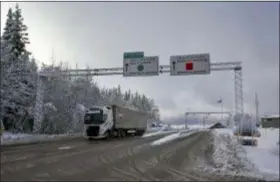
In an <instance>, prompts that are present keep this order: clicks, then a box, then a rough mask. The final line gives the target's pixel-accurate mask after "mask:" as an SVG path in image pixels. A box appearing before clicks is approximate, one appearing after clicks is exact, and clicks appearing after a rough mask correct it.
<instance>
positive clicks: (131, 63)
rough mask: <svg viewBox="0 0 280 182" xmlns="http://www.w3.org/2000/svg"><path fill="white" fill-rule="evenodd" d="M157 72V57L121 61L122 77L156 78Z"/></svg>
mask: <svg viewBox="0 0 280 182" xmlns="http://www.w3.org/2000/svg"><path fill="white" fill-rule="evenodd" d="M158 72H159V57H158V56H149V57H143V58H136V59H135V58H133V59H124V60H123V76H156V75H158Z"/></svg>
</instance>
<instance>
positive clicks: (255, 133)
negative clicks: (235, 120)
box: [234, 123, 261, 137]
mask: <svg viewBox="0 0 280 182" xmlns="http://www.w3.org/2000/svg"><path fill="white" fill-rule="evenodd" d="M234 135H239V136H249V137H260V136H261V132H260V131H259V130H258V128H257V126H256V125H254V124H250V123H244V124H242V125H241V124H240V125H238V127H237V128H236V129H235V131H234Z"/></svg>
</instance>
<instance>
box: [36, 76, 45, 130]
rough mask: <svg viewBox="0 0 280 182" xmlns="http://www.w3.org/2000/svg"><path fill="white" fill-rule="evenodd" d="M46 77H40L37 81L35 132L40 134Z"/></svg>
mask: <svg viewBox="0 0 280 182" xmlns="http://www.w3.org/2000/svg"><path fill="white" fill-rule="evenodd" d="M44 90H45V84H44V77H42V76H40V75H39V76H38V80H37V92H36V101H35V117H34V126H33V132H34V133H39V132H40V129H41V124H42V119H43V104H44V103H43V101H44Z"/></svg>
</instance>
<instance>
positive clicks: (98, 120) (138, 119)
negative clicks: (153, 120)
mask: <svg viewBox="0 0 280 182" xmlns="http://www.w3.org/2000/svg"><path fill="white" fill-rule="evenodd" d="M148 119H149V115H148V114H146V113H142V112H137V111H133V110H130V109H127V108H121V107H118V106H116V105H110V106H105V107H98V106H94V107H91V108H89V109H88V110H87V112H86V114H85V117H84V125H85V127H84V130H85V131H84V134H85V135H84V136H85V137H86V138H88V139H90V140H91V139H98V138H110V137H125V136H129V135H136V136H142V135H143V134H144V133H145V131H146V128H147V122H148Z"/></svg>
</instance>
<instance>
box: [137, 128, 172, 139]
mask: <svg viewBox="0 0 280 182" xmlns="http://www.w3.org/2000/svg"><path fill="white" fill-rule="evenodd" d="M174 132H176V131H173V130H171V131H164V130H158V131H155V132H148V133H146V134H144V135H143V136H142V138H146V137H151V136H156V135H162V134H168V133H174Z"/></svg>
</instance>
